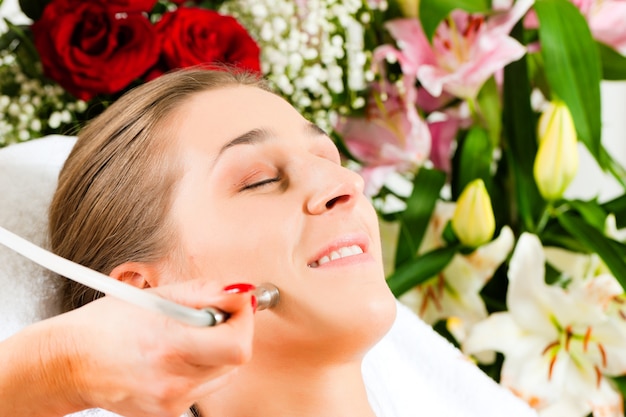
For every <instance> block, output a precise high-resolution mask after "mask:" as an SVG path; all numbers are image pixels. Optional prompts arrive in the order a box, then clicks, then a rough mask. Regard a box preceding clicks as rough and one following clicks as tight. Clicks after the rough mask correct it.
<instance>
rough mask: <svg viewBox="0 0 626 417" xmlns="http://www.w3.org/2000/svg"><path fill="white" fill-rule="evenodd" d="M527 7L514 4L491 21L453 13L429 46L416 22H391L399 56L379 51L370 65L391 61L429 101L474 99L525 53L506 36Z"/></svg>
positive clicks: (522, 0) (522, 1)
mask: <svg viewBox="0 0 626 417" xmlns="http://www.w3.org/2000/svg"><path fill="white" fill-rule="evenodd" d="M532 4H533V0H518V1H517V2H516V3H515V5H514V6H513V7H512V8H511V9H509V10H508V11H506V12H502V13H499V14H495V15H493V16H491V17H485V16H482V15H478V14H470V13H467V12H465V11H462V10H453V11H452V12H451V13H450V16H449V17H448V19H446V20H444V21H443V22H441V23H440V24H439V26H438V27H437V30H436V32H435V36H434V38H433V44H432V46H431V45H430V44H429V42H428V40H427V39H426V36H425V34H424V31H423V29H422V26H421V24H420V22H419V20H418V19H396V20H392V21H390V22H388V23H387V25H386V27H387V29H388V30H389V32H390V33H391V35H392V36H393V37H394V38H395V39H396V41H397V44H398V46H399V48H400V50H398V49H396V48H394V47H393V46H391V45H382V46H380V47H378V48H377V49H376V50H375V51H374V61H375V62H377V61H381V60H382V59H385V58H386V59H392V60H393V59H396V60H397V61H398V62H399V63H400V66H401V68H402V72H403V73H404V74H405V76H410V77H415V78H417V80H419V81H420V82H421V84H422V86H423V87H424V88H426V89H427V90H428V91H429V92H430V93H431V94H432V95H433V96H436V97H437V96H439V95H441V93H442V92H443V91H447V92H449V93H450V94H453V95H455V96H457V97H460V98H464V99H474V98H475V97H476V95H477V94H478V91H479V90H480V88H481V87H482V85H483V84H484V82H485V81H486V80H487V79H489V77H491V76H492V75H493V74H494V73H495V72H496V71H498V70H500V69H502V68H503V67H504V66H505V65H507V64H508V63H510V62H513V61H515V60H517V59H519V58H521V57H522V56H523V55H524V54H525V53H526V49H525V47H524V46H523V45H522V44H520V43H519V42H518V41H516V40H515V39H513V38H511V37H510V36H508V34H509V32H510V31H511V29H512V28H513V26H514V25H515V23H516V22H517V21H518V20H519V19H521V18H522V16H523V15H524V14H525V13H526V12H527V11H528V9H529V8H530V7H531V6H532Z"/></svg>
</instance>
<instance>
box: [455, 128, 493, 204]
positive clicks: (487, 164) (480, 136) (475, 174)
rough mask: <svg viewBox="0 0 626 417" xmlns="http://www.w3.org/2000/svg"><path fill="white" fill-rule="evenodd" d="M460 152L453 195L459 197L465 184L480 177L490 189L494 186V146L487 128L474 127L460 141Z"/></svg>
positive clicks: (458, 150)
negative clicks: (492, 168)
mask: <svg viewBox="0 0 626 417" xmlns="http://www.w3.org/2000/svg"><path fill="white" fill-rule="evenodd" d="M457 152H459V154H460V158H459V164H458V168H457V169H456V170H455V172H454V181H453V190H452V195H453V196H454V198H456V197H458V196H459V195H460V193H461V192H462V191H463V189H465V186H466V185H467V184H468V183H470V182H472V181H473V180H475V179H477V178H480V179H482V180H483V182H484V183H485V186H486V187H487V189H488V190H490V189H491V188H492V184H491V183H492V181H491V164H492V161H493V159H492V155H493V148H492V146H491V141H490V140H489V136H488V134H487V131H486V130H485V129H482V128H480V127H473V128H472V129H470V131H469V132H468V133H467V135H466V136H465V137H464V138H463V139H462V140H460V141H459V148H458V149H457Z"/></svg>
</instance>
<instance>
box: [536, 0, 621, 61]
mask: <svg viewBox="0 0 626 417" xmlns="http://www.w3.org/2000/svg"><path fill="white" fill-rule="evenodd" d="M571 1H572V3H574V5H575V6H576V7H578V9H579V10H580V13H582V15H583V16H585V19H587V24H588V25H589V30H590V31H591V34H592V36H593V37H594V39H596V40H597V41H600V42H602V43H604V44H606V45H608V46H610V47H612V48H613V49H615V50H616V51H617V52H619V53H620V54H622V55H625V56H626V29H625V28H624V22H625V21H626V2H625V1H623V0H571ZM524 26H525V27H527V28H531V29H533V28H537V27H539V20H538V19H537V14H536V13H535V12H534V11H532V10H531V11H530V12H529V13H528V14H527V15H526V17H524Z"/></svg>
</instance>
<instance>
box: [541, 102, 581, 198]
mask: <svg viewBox="0 0 626 417" xmlns="http://www.w3.org/2000/svg"><path fill="white" fill-rule="evenodd" d="M577 171H578V138H577V136H576V128H575V126H574V120H573V119H572V114H571V113H570V111H569V109H568V108H567V106H566V105H565V103H562V102H552V103H550V105H549V107H548V108H547V109H546V110H545V111H544V112H543V113H542V114H541V116H540V118H539V150H538V151H537V156H536V157H535V166H534V168H533V173H534V175H535V181H536V182H537V187H539V192H540V193H541V195H542V196H543V198H545V199H546V200H556V199H558V198H561V196H562V195H563V193H564V192H565V189H566V188H567V187H568V185H569V184H570V183H571V182H572V180H573V179H574V177H575V176H576V172H577Z"/></svg>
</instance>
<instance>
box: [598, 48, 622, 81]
mask: <svg viewBox="0 0 626 417" xmlns="http://www.w3.org/2000/svg"><path fill="white" fill-rule="evenodd" d="M597 45H598V50H599V51H600V58H601V60H602V78H603V79H605V80H626V56H624V55H621V54H620V53H618V52H617V51H615V49H613V48H611V47H610V46H608V45H605V44H603V43H601V42H597Z"/></svg>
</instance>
